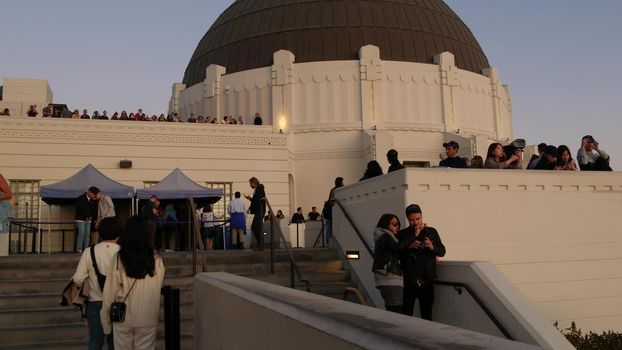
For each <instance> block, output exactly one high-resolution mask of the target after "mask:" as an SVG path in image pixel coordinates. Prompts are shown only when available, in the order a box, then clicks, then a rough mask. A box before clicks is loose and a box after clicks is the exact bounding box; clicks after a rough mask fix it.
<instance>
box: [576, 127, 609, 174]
mask: <svg viewBox="0 0 622 350" xmlns="http://www.w3.org/2000/svg"><path fill="white" fill-rule="evenodd" d="M577 162H578V163H579V168H580V169H581V170H582V171H612V169H611V167H610V166H609V155H608V154H607V152H605V151H604V150H603V149H601V148H599V144H598V142H597V141H596V140H594V138H593V137H592V135H585V136H583V138H582V139H581V148H580V149H579V152H577Z"/></svg>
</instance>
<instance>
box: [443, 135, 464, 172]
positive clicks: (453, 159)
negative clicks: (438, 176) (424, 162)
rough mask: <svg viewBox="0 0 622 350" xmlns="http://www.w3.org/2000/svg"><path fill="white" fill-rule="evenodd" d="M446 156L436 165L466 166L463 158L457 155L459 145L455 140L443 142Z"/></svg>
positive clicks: (447, 166)
mask: <svg viewBox="0 0 622 350" xmlns="http://www.w3.org/2000/svg"><path fill="white" fill-rule="evenodd" d="M443 147H445V152H446V153H447V157H446V158H445V159H443V160H441V161H440V162H439V163H438V166H440V167H445V168H467V167H468V165H467V162H466V160H464V158H462V157H459V156H458V149H459V148H460V145H459V144H458V142H456V141H449V142H446V143H443Z"/></svg>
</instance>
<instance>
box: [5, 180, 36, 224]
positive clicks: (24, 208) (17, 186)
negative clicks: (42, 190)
mask: <svg viewBox="0 0 622 350" xmlns="http://www.w3.org/2000/svg"><path fill="white" fill-rule="evenodd" d="M40 184H41V180H9V185H10V186H11V192H13V196H15V199H16V200H17V205H16V206H15V207H14V208H13V209H12V211H13V212H12V213H11V216H12V217H14V218H16V219H18V220H39V186H40Z"/></svg>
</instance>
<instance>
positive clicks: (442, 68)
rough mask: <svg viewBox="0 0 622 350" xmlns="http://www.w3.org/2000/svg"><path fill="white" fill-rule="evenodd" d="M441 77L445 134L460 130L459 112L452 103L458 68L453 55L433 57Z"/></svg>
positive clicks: (443, 54) (442, 54)
mask: <svg viewBox="0 0 622 350" xmlns="http://www.w3.org/2000/svg"><path fill="white" fill-rule="evenodd" d="M434 63H435V64H437V65H438V68H439V73H440V76H441V103H442V105H443V121H444V124H445V132H457V130H458V129H459V128H460V120H458V115H459V111H457V110H456V104H455V103H454V96H453V88H454V87H456V86H458V67H456V63H455V58H454V55H453V54H452V53H450V52H443V53H440V54H438V55H436V56H434Z"/></svg>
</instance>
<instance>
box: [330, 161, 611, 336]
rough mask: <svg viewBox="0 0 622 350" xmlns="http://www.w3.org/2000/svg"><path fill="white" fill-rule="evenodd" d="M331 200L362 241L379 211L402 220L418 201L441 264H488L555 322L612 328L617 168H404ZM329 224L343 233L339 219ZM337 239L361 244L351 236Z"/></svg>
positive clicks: (341, 192)
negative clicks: (437, 242)
mask: <svg viewBox="0 0 622 350" xmlns="http://www.w3.org/2000/svg"><path fill="white" fill-rule="evenodd" d="M337 196H338V198H339V199H340V200H342V201H343V202H344V204H345V205H346V206H347V208H348V211H349V213H350V215H352V216H353V218H354V219H355V222H356V224H357V226H358V227H359V228H360V229H361V230H362V232H363V233H364V234H365V235H367V239H368V240H369V241H370V242H371V234H372V230H373V227H374V226H375V224H376V222H377V220H378V218H379V217H380V215H381V214H382V213H385V212H390V213H395V214H397V215H398V216H399V217H400V220H402V223H403V224H404V223H405V220H406V218H405V215H404V208H405V206H406V205H407V204H408V203H418V204H420V205H421V206H422V209H423V215H424V222H426V223H427V224H428V225H430V226H433V227H435V228H437V229H438V231H439V232H440V234H441V238H442V239H443V242H444V244H445V246H446V247H447V256H446V257H445V258H443V260H475V261H478V260H479V261H482V260H483V261H492V262H494V263H495V264H496V265H497V266H498V267H499V269H501V271H503V272H504V273H505V274H506V275H507V277H508V278H509V279H510V280H511V281H512V282H513V283H514V284H515V285H516V286H517V287H518V288H519V289H520V291H521V292H522V293H524V294H525V296H526V297H527V298H528V299H529V300H530V301H531V302H532V303H534V305H536V307H537V308H538V310H540V312H542V313H543V314H544V315H545V316H546V317H547V318H548V319H549V320H550V321H551V322H555V321H559V323H560V327H567V326H568V325H569V324H570V322H572V321H576V323H577V326H578V327H580V328H583V329H588V330H594V331H602V330H614V331H618V332H619V331H620V330H622V314H621V313H620V312H619V310H622V295H620V291H621V290H622V229H621V226H620V225H619V224H618V223H617V221H616V217H617V215H619V213H620V212H621V211H622V174H620V173H617V172H613V173H593V172H552V171H551V172H542V171H504V170H475V169H465V170H462V169H407V170H406V171H404V172H398V173H392V174H390V175H386V176H384V177H380V178H374V179H371V180H367V181H365V182H363V183H359V184H355V185H352V186H348V187H345V188H343V189H340V190H338V191H337ZM335 211H337V212H338V210H337V209H335ZM335 230H336V231H340V230H350V229H349V228H348V225H347V224H346V223H345V222H343V220H342V221H341V222H338V223H337V227H336V228H335ZM344 232H345V231H344ZM340 239H341V238H340ZM341 245H342V247H343V248H344V249H361V248H362V247H361V246H360V245H356V239H355V238H354V237H347V239H346V240H345V241H344V242H343V243H341ZM361 261H362V263H363V264H367V266H371V265H370V264H371V260H369V259H367V260H364V259H363V260H361ZM359 278H361V279H363V280H364V279H365V276H359ZM367 278H368V279H369V278H371V272H370V273H369V276H367ZM371 294H372V296H374V291H372V292H371ZM378 297H379V296H377V295H376V296H375V300H379V299H378ZM377 304H378V305H381V304H379V303H378V302H377Z"/></svg>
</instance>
